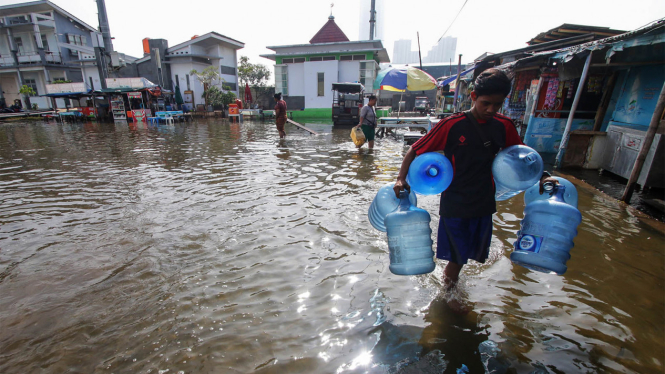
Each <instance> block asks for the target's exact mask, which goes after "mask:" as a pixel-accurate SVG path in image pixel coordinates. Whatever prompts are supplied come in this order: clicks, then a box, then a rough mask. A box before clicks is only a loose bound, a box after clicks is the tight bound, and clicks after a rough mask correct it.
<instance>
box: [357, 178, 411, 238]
mask: <svg viewBox="0 0 665 374" xmlns="http://www.w3.org/2000/svg"><path fill="white" fill-rule="evenodd" d="M394 186H395V183H394V182H393V183H388V184H386V185H385V186H383V187H381V188H380V189H379V192H377V193H376V196H374V200H373V201H372V204H370V206H369V211H368V212H367V216H368V217H369V222H370V223H371V224H372V226H374V228H375V229H377V230H379V231H383V232H386V225H385V223H384V220H385V218H386V216H387V215H388V213H391V212H393V211H394V210H395V209H397V207H398V206H399V198H397V196H395V191H394V190H393V187H394ZM409 202H410V203H411V205H413V206H416V205H417V203H418V200H417V199H416V194H415V193H414V192H413V191H411V193H410V194H409Z"/></svg>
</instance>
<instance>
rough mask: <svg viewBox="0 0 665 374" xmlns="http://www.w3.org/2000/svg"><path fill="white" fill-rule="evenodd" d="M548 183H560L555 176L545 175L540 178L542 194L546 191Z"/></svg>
mask: <svg viewBox="0 0 665 374" xmlns="http://www.w3.org/2000/svg"><path fill="white" fill-rule="evenodd" d="M546 183H552V184H553V185H555V186H556V185H557V184H559V181H558V180H556V178H554V177H548V176H546V175H544V176H543V177H542V178H540V188H539V192H540V194H541V195H542V194H543V192H545V187H544V184H546Z"/></svg>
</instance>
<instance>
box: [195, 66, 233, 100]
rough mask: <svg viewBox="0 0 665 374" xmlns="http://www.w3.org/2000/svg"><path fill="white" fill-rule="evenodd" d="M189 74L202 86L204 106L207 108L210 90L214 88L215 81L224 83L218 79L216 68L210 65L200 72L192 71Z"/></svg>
mask: <svg viewBox="0 0 665 374" xmlns="http://www.w3.org/2000/svg"><path fill="white" fill-rule="evenodd" d="M189 74H191V75H193V76H195V77H196V79H197V80H198V81H199V82H201V84H202V85H203V99H204V100H205V105H206V107H207V106H208V104H209V96H210V92H209V91H210V88H212V87H214V84H215V82H216V81H219V80H221V81H224V80H223V79H222V78H221V77H220V75H219V72H218V71H217V67H216V66H213V65H211V66H208V67H207V68H205V69H203V71H201V72H198V71H197V70H196V69H193V70H192V71H190V72H189Z"/></svg>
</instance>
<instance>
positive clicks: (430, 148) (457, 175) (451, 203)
mask: <svg viewBox="0 0 665 374" xmlns="http://www.w3.org/2000/svg"><path fill="white" fill-rule="evenodd" d="M478 122H479V125H480V126H479V128H476V126H474V125H473V123H471V121H470V120H469V119H468V118H467V116H466V115H465V114H464V113H456V114H454V115H452V116H450V117H447V118H445V119H442V120H441V121H439V123H438V124H437V125H436V126H435V127H434V128H433V129H432V130H431V131H430V132H428V133H427V134H426V135H425V136H423V137H422V138H420V139H419V140H418V141H417V142H416V143H414V144H413V145H412V146H411V148H412V149H413V150H414V151H415V152H416V155H421V154H423V153H425V152H435V151H443V152H444V154H445V155H446V157H447V158H448V160H450V162H451V163H452V164H453V170H454V174H453V181H452V183H451V184H450V186H449V187H448V189H446V190H445V191H444V192H443V193H442V194H441V207H440V209H439V213H440V215H441V216H442V217H457V218H472V217H482V216H485V215H488V214H493V213H494V212H496V202H495V200H494V194H495V189H494V178H493V177H492V161H493V160H494V156H496V154H497V153H498V152H499V151H500V150H501V149H503V148H506V147H510V146H512V145H517V144H523V143H522V140H521V139H520V137H519V135H518V134H517V130H516V129H515V125H514V124H513V121H512V120H511V119H510V118H508V117H506V116H504V115H501V114H496V115H495V116H494V118H493V119H492V120H490V121H487V122H484V123H483V122H481V121H478ZM479 131H483V133H484V137H485V138H486V139H489V140H490V141H491V144H490V146H488V147H485V146H484V145H483V140H482V139H481V135H480V134H479Z"/></svg>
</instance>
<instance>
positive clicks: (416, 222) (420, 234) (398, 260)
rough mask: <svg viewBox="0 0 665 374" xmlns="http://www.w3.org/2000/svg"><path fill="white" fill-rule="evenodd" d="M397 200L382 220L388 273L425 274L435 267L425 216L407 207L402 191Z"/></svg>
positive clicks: (425, 213)
mask: <svg viewBox="0 0 665 374" xmlns="http://www.w3.org/2000/svg"><path fill="white" fill-rule="evenodd" d="M399 196H400V201H399V206H398V207H397V210H395V211H394V212H392V213H390V214H388V215H387V216H386V219H385V223H386V228H387V230H388V249H389V251H390V271H391V272H392V273H393V274H398V275H417V274H425V273H429V272H431V271H432V270H434V267H435V266H436V264H435V263H434V259H433V257H434V251H432V229H430V227H429V223H430V216H429V213H427V211H425V210H423V209H420V208H417V207H415V206H413V205H411V203H410V202H409V198H408V194H407V193H406V191H402V192H400V195H399Z"/></svg>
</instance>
